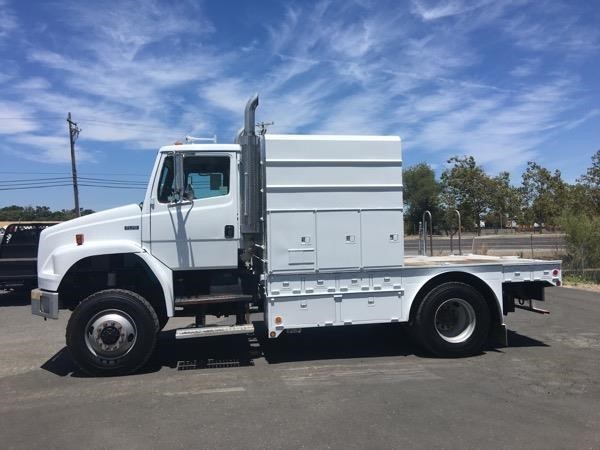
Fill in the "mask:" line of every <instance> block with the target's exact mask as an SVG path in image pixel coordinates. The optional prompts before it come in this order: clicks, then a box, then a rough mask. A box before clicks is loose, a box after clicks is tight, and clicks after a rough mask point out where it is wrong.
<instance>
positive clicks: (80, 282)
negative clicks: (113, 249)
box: [58, 253, 167, 316]
mask: <svg viewBox="0 0 600 450" xmlns="http://www.w3.org/2000/svg"><path fill="white" fill-rule="evenodd" d="M113 288H117V289H126V290H129V291H132V292H135V293H137V294H139V295H141V296H142V297H144V298H145V299H146V300H147V301H148V303H150V304H151V305H152V307H153V308H154V310H155V311H156V314H157V315H159V316H161V315H164V316H166V314H167V312H166V307H165V298H164V293H163V290H162V286H161V285H160V282H159V281H158V278H156V275H154V272H152V270H151V269H150V267H148V265H147V264H146V262H145V261H144V260H143V259H141V258H140V257H139V256H137V255H135V254H133V253H117V254H111V255H97V256H90V257H87V258H83V259H81V260H79V261H77V262H76V263H75V264H73V266H71V268H70V269H69V270H68V272H67V273H66V274H65V276H64V277H63V279H62V281H61V283H60V285H59V287H58V293H59V298H60V299H61V307H62V308H68V309H70V310H73V309H75V307H77V305H78V304H79V303H80V302H81V301H82V300H83V299H85V298H86V297H88V296H89V295H91V294H93V293H94V292H98V291H100V290H103V289H113Z"/></svg>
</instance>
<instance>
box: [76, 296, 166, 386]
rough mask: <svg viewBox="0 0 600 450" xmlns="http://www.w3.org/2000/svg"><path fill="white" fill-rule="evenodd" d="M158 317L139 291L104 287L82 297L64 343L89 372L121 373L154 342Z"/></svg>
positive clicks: (147, 354)
mask: <svg viewBox="0 0 600 450" xmlns="http://www.w3.org/2000/svg"><path fill="white" fill-rule="evenodd" d="M158 331H159V321H158V318H157V316H156V312H155V311H154V309H153V308H152V306H151V305H150V304H149V303H148V302H147V301H146V300H145V299H144V298H143V297H141V296H140V295H138V294H136V293H134V292H131V291H126V290H122V289H108V290H104V291H100V292H96V293H95V294H92V295H90V296H89V297H88V298H86V299H85V300H83V301H82V302H81V303H80V304H79V305H78V306H77V308H75V311H74V312H73V314H71V318H70V319H69V323H68V325H67V335H66V339H67V347H68V348H69V350H70V352H71V355H72V357H73V359H74V360H75V362H76V363H77V365H78V366H79V367H81V369H82V370H84V371H85V372H87V373H89V374H92V375H123V374H127V373H131V372H134V371H136V370H138V369H139V368H140V367H142V366H143V365H144V364H145V363H146V362H147V361H148V358H149V357H150V356H151V355H152V352H153V351H154V347H155V345H156V339H157V333H158Z"/></svg>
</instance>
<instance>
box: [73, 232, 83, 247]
mask: <svg viewBox="0 0 600 450" xmlns="http://www.w3.org/2000/svg"><path fill="white" fill-rule="evenodd" d="M75 242H76V243H77V245H83V234H76V235H75Z"/></svg>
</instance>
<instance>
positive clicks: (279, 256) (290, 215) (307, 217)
mask: <svg viewBox="0 0 600 450" xmlns="http://www.w3.org/2000/svg"><path fill="white" fill-rule="evenodd" d="M268 233H269V269H270V270H271V271H272V272H281V271H313V270H314V268H315V248H314V242H315V217H314V213H313V212H295V211H293V212H292V211H290V212H288V211H282V212H269V231H268Z"/></svg>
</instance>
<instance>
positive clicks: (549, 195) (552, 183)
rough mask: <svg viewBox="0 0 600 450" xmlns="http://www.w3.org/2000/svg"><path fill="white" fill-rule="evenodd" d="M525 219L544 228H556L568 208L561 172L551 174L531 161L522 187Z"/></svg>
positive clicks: (565, 188) (524, 175)
mask: <svg viewBox="0 0 600 450" xmlns="http://www.w3.org/2000/svg"><path fill="white" fill-rule="evenodd" d="M521 194H522V199H523V208H524V212H525V219H526V220H527V221H528V222H529V223H530V224H533V223H538V224H539V225H540V230H541V229H542V227H543V226H546V227H547V226H556V225H558V224H559V219H560V215H561V213H562V211H563V209H564V207H565V206H566V194H567V187H566V184H565V182H564V181H563V180H562V178H561V173H560V170H555V171H554V172H553V173H551V172H550V171H549V170H548V169H546V168H544V167H542V166H540V165H539V164H537V163H535V162H533V161H529V162H528V163H527V169H526V170H525V172H524V173H523V181H522V187H521Z"/></svg>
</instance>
